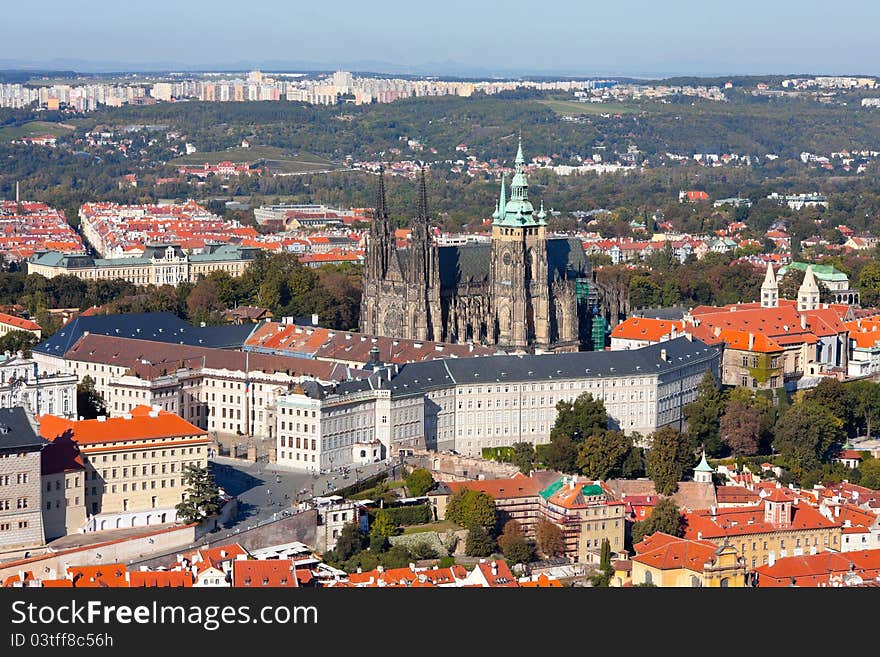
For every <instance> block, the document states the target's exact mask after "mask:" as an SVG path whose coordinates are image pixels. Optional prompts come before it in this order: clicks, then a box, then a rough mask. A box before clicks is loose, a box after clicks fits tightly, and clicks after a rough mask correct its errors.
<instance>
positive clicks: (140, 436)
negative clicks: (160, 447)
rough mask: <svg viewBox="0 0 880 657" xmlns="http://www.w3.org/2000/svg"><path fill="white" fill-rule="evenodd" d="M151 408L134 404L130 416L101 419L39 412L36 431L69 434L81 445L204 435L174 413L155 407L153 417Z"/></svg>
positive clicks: (47, 434) (54, 435) (51, 437)
mask: <svg viewBox="0 0 880 657" xmlns="http://www.w3.org/2000/svg"><path fill="white" fill-rule="evenodd" d="M151 411H152V409H151V408H150V407H149V406H136V407H135V408H133V409H132V411H131V415H132V417H131V419H125V418H121V417H115V418H107V419H106V420H103V421H101V420H67V419H65V418H62V417H57V416H54V415H43V416H41V417H40V418H39V423H40V435H41V436H42V437H43V438H46V439H47V440H53V441H54V440H55V439H56V438H59V437H61V436H65V435H69V437H70V438H71V439H72V440H74V441H75V442H76V443H77V444H79V445H81V446H82V445H96V444H100V443H117V442H125V441H134V440H145V439H151V438H183V437H186V438H188V437H206V432H205V431H203V430H202V429H199V428H198V427H197V426H195V425H194V424H191V423H189V422H187V421H186V420H184V419H183V418H182V417H180V416H179V415H177V414H175V413H169V412H168V411H158V413H157V414H156V416H155V417H150V415H149V413H150V412H151ZM68 432H69V433H68Z"/></svg>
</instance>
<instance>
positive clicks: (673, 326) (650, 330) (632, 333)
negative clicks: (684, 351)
mask: <svg viewBox="0 0 880 657" xmlns="http://www.w3.org/2000/svg"><path fill="white" fill-rule="evenodd" d="M683 327H684V322H682V321H676V322H671V321H667V320H665V319H653V318H650V317H629V318H628V319H626V320H624V321H622V322H621V323H620V324H618V325H617V326H615V327H614V330H612V331H611V337H612V338H619V339H622V340H647V341H649V342H659V341H661V340H663V339H664V338H666V339H669V338H670V337H672V334H673V333H675V334H678V335H680V334H681V333H682V331H683Z"/></svg>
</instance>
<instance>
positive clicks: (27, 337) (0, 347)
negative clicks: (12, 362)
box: [0, 331, 40, 358]
mask: <svg viewBox="0 0 880 657" xmlns="http://www.w3.org/2000/svg"><path fill="white" fill-rule="evenodd" d="M39 341H40V340H39V338H37V335H36V333H31V332H30V331H9V333H6V334H4V335H3V337H0V353H4V352H7V351H8V352H9V353H11V354H13V355H15V354H16V353H18V352H19V351H20V352H21V353H22V355H23V356H24V357H25V358H30V357H31V348H32V347H33V346H34V345H35V344H37V343H38V342H39Z"/></svg>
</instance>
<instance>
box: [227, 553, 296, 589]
mask: <svg viewBox="0 0 880 657" xmlns="http://www.w3.org/2000/svg"><path fill="white" fill-rule="evenodd" d="M232 585H233V586H234V587H236V588H266V587H271V588H278V587H287V588H296V587H297V586H299V582H298V581H297V578H296V570H295V569H294V563H293V560H292V559H271V560H267V561H256V560H253V559H236V560H235V561H233V562H232Z"/></svg>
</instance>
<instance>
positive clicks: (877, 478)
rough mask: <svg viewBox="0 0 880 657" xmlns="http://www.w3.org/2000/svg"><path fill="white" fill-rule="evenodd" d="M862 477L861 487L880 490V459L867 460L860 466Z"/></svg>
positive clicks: (860, 480)
mask: <svg viewBox="0 0 880 657" xmlns="http://www.w3.org/2000/svg"><path fill="white" fill-rule="evenodd" d="M859 472H861V474H862V477H861V479H859V485H861V486H864V487H866V488H873V489H874V490H878V489H880V459H875V458H867V459H865V460H863V461H862V463H861V465H859Z"/></svg>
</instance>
